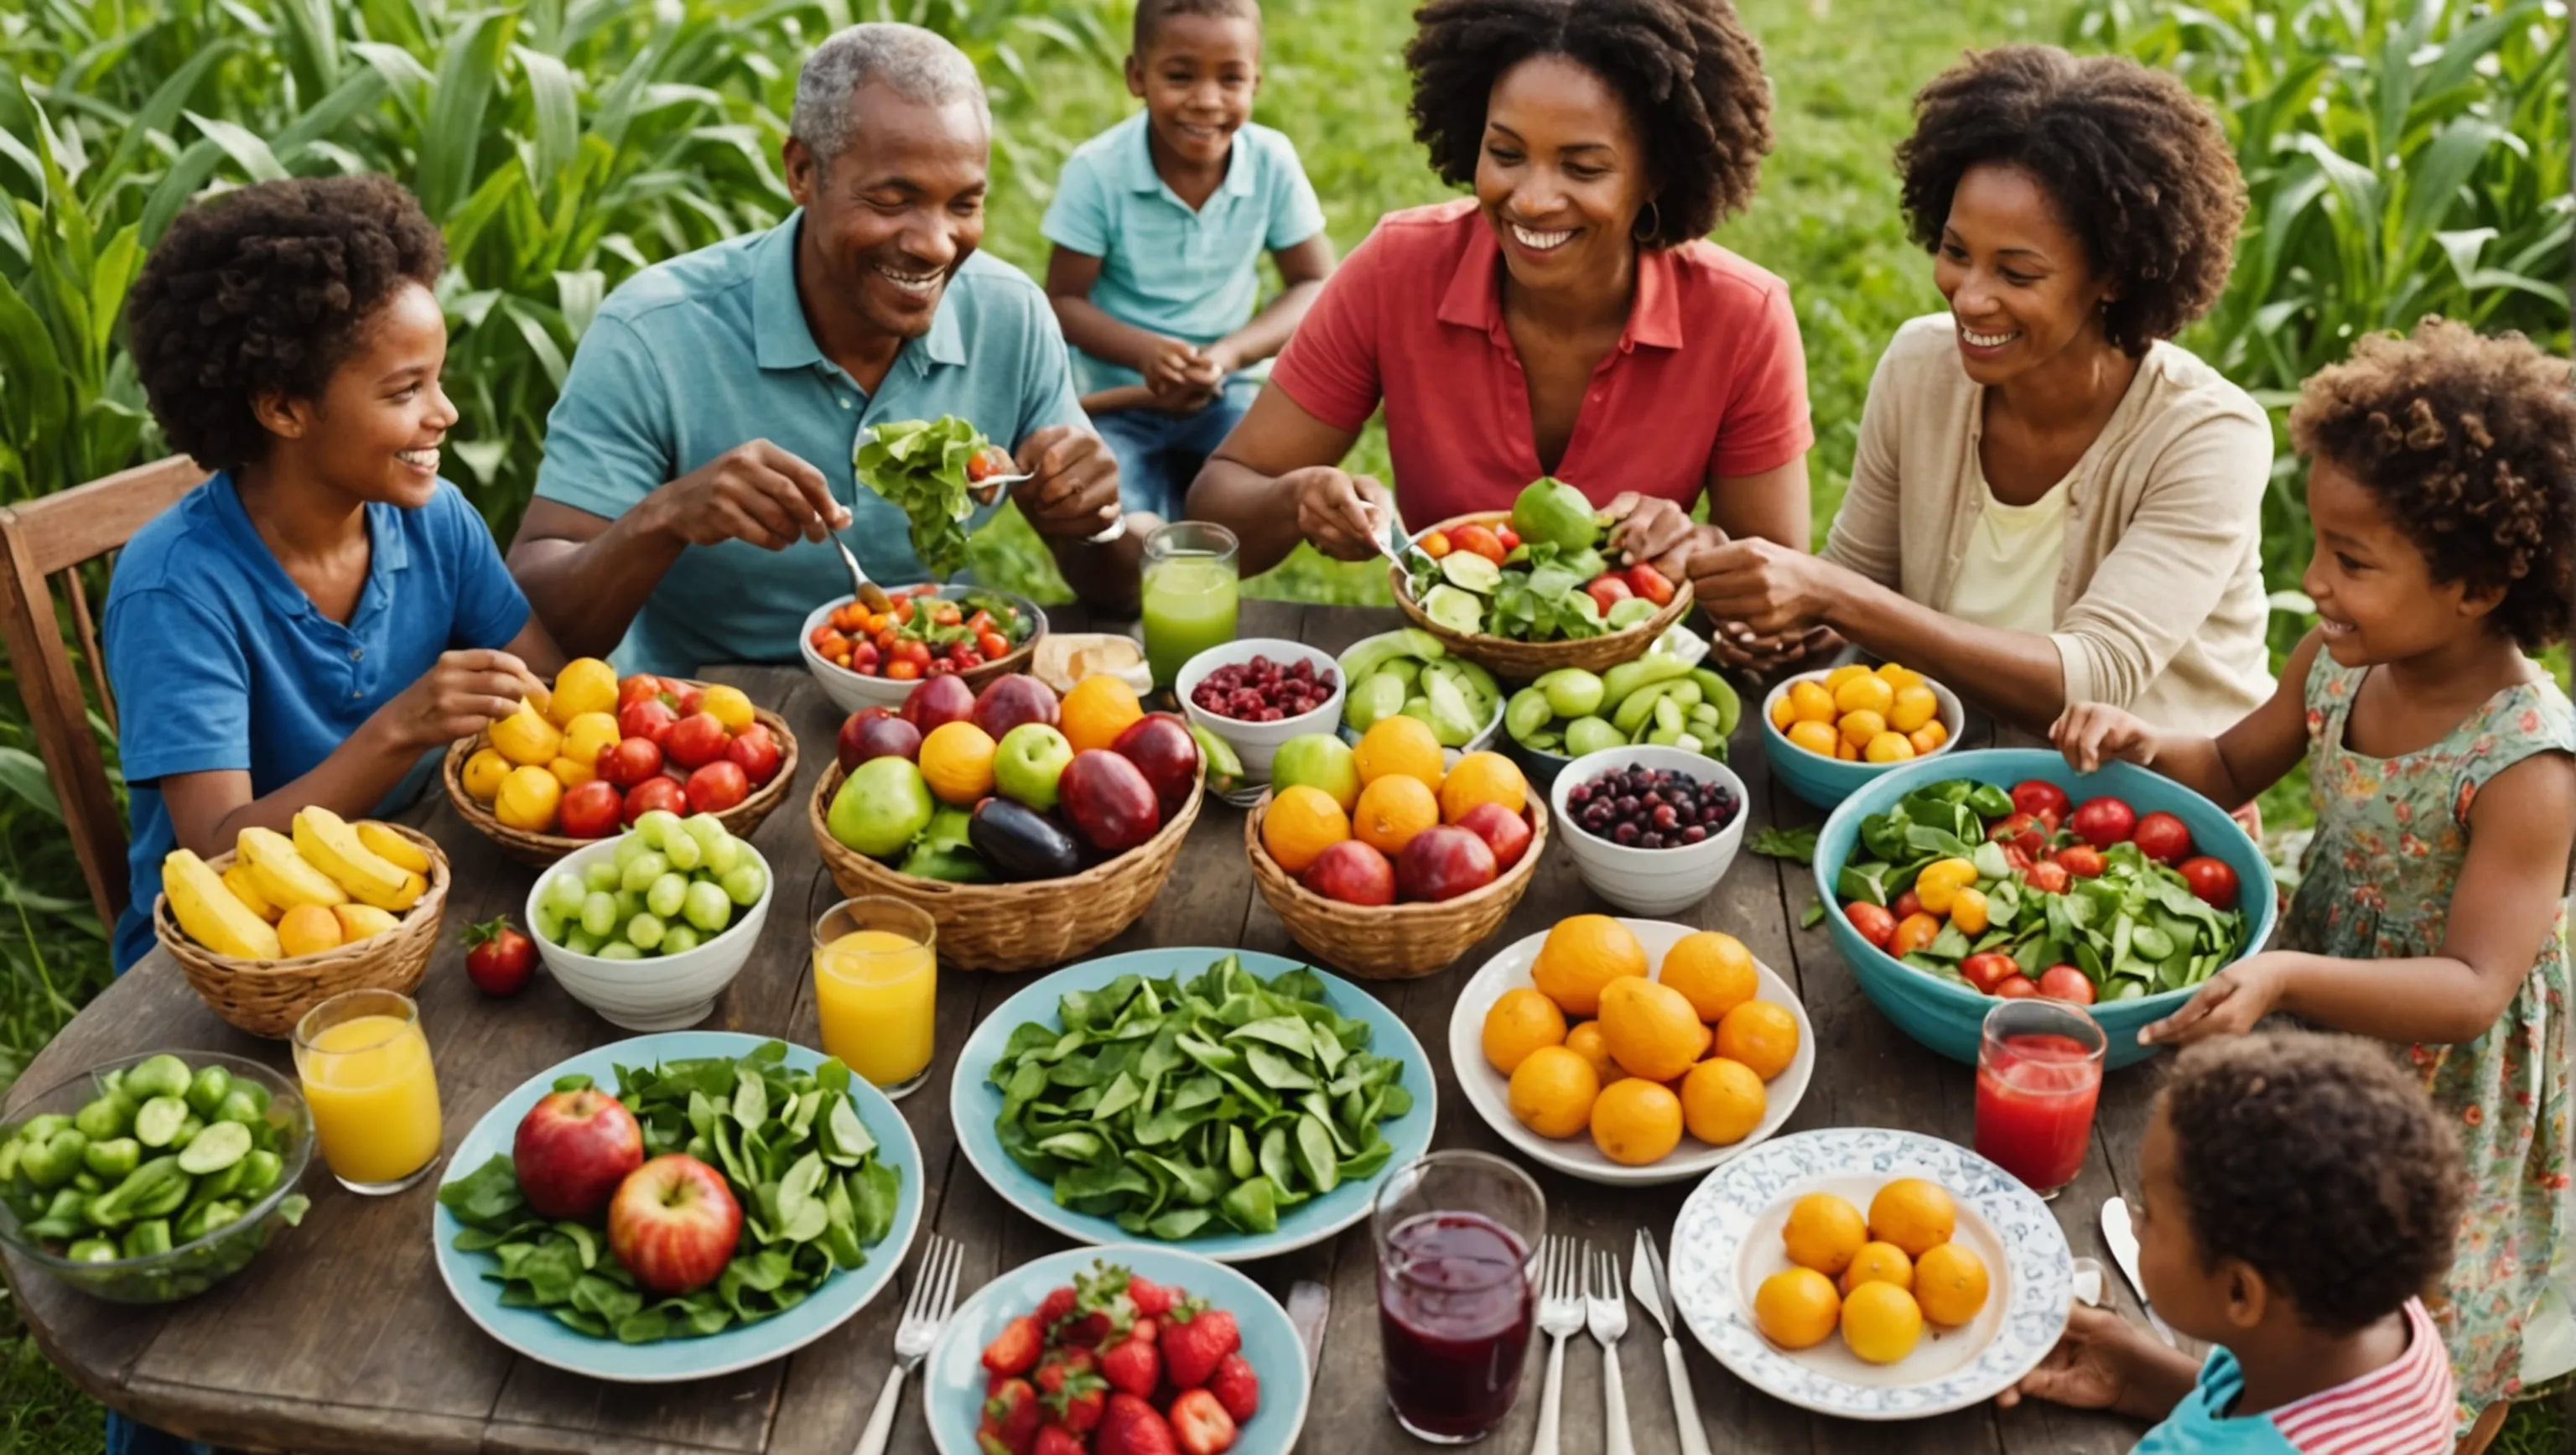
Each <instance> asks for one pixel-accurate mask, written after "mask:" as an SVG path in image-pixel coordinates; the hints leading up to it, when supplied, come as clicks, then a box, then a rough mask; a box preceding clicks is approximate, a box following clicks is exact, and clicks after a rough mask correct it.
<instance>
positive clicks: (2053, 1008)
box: [1977, 999, 2110, 1197]
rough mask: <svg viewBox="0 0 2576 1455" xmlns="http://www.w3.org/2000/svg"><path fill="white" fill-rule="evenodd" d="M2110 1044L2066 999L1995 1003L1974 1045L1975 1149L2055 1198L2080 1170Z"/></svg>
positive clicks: (2096, 1024) (2043, 1194)
mask: <svg viewBox="0 0 2576 1455" xmlns="http://www.w3.org/2000/svg"><path fill="white" fill-rule="evenodd" d="M2109 1046H2110V1038H2109V1037H2107V1036H2105V1035H2104V1034H2103V1033H2102V1025H2101V1023H2100V1022H2099V1021H2096V1020H2094V1019H2093V1017H2092V1016H2090V1015H2088V1014H2086V1013H2085V1010H2084V1007H2082V1006H2080V1005H2076V1004H2074V1003H2073V1002H2071V1001H2063V1000H2040V999H2026V1000H2006V1001H2001V1002H1998V1003H1997V1004H1996V1006H1995V1008H1994V1009H1993V1010H1990V1011H1988V1012H1986V1024H1985V1032H1984V1035H1983V1036H1982V1037H1981V1038H1980V1040H1979V1043H1978V1046H1977V1155H1978V1156H1980V1157H1983V1158H1985V1159H1986V1160H1987V1161H1989V1162H1992V1163H1994V1164H1995V1165H1996V1166H1998V1167H2001V1168H2003V1169H2004V1170H2005V1171H2006V1172H2009V1173H2011V1174H2012V1175H2013V1176H2015V1177H2018V1178H2020V1179H2021V1181H2022V1185H2023V1186H2025V1187H2028V1188H2029V1189H2030V1190H2031V1191H2033V1192H2036V1193H2038V1194H2039V1195H2040V1196H2041V1197H2055V1196H2056V1195H2057V1193H2058V1190H2059V1189H2060V1188H2063V1187H2064V1186H2066V1184H2068V1183H2070V1182H2073V1181H2074V1180H2075V1174H2076V1173H2077V1172H2079V1171H2081V1170H2083V1167H2084V1148H2085V1145H2086V1144H2087V1143H2088V1142H2090V1141H2091V1140H2092V1137H2093V1103H2094V1102H2095V1100H2097V1099H2098V1098H2099V1097H2100V1096H2101V1094H2102V1053H2103V1052H2104V1051H2105V1050H2107V1049H2108V1048H2109Z"/></svg>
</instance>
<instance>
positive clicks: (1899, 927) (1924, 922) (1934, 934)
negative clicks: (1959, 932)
mask: <svg viewBox="0 0 2576 1455" xmlns="http://www.w3.org/2000/svg"><path fill="white" fill-rule="evenodd" d="M1940 934H1941V922H1940V921H1939V920H1937V919H1934V918H1933V917H1932V916H1930V915H1928V914H1925V913H1923V912H1922V911H1920V910H1917V911H1916V912H1914V913H1913V914H1909V915H1907V916H1906V917H1905V918H1903V919H1901V920H1898V921H1897V922H1896V933H1895V934H1892V935H1890V936H1888V937H1887V953H1889V954H1891V955H1894V956H1895V957H1896V958H1898V959H1900V960H1902V959H1904V958H1905V957H1906V956H1908V955H1911V954H1913V953H1914V952H1915V951H1917V950H1920V949H1922V948H1923V947H1924V946H1925V945H1928V944H1930V943H1932V941H1933V940H1935V939H1937V938H1939V936H1940Z"/></svg>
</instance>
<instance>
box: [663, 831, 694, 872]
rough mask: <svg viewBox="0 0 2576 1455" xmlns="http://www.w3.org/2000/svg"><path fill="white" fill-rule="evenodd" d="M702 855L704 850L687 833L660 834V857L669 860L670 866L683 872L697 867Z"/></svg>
mask: <svg viewBox="0 0 2576 1455" xmlns="http://www.w3.org/2000/svg"><path fill="white" fill-rule="evenodd" d="M704 855H705V851H704V850H702V849H700V848H699V847H698V841H697V840H696V839H694V838H692V837H690V836H689V835H687V834H664V835H663V836H662V857H663V858H665V859H668V860H670V861H671V867H672V868H674V869H677V870H679V871H680V872H681V873H683V874H686V873H687V872H689V871H690V870H692V869H695V868H696V867H698V864H699V862H700V860H701V859H702V858H703V857H704Z"/></svg>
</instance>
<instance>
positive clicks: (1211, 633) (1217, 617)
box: [1141, 520, 1238, 690]
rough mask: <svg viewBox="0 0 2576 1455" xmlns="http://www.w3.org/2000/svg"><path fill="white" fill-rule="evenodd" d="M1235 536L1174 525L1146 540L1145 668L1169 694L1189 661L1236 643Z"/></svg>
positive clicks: (1203, 526) (1198, 524)
mask: <svg viewBox="0 0 2576 1455" xmlns="http://www.w3.org/2000/svg"><path fill="white" fill-rule="evenodd" d="M1235 550H1236V541H1235V539H1234V532H1232V531H1230V530H1227V529H1226V528H1225V527H1224V526H1221V525H1209V524H1208V523H1207V522H1205V521H1197V520H1183V521H1175V522H1173V523H1172V524H1170V525H1167V526H1164V527H1163V528H1162V529H1160V530H1158V531H1155V532H1154V533H1153V534H1152V535H1150V536H1147V537H1146V538H1145V567H1144V570H1145V599H1144V604H1143V606H1142V608H1141V610H1142V614H1143V617H1144V623H1145V662H1146V665H1148V666H1149V667H1151V668H1152V669H1153V672H1154V685H1155V686H1156V687H1159V688H1164V689H1166V690H1168V689H1169V688H1170V687H1171V685H1172V683H1173V681H1174V679H1176V678H1178V677H1179V676H1180V675H1181V668H1182V666H1183V665H1184V664H1186V663H1187V662H1188V661H1189V660H1190V658H1192V657H1195V656H1197V655H1198V654H1199V653H1201V652H1204V651H1206V650H1207V649H1208V648H1210V647H1215V646H1222V645H1224V644H1225V643H1227V642H1230V641H1233V640H1234V628H1235V610H1236V605H1237V602H1236V594H1237V584H1238V583H1237V567H1236V562H1235Z"/></svg>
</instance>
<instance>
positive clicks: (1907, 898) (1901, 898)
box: [1887, 889, 1923, 920]
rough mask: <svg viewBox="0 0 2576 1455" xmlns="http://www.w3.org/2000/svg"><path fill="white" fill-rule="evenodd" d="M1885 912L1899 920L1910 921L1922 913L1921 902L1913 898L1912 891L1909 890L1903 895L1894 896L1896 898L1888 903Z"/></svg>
mask: <svg viewBox="0 0 2576 1455" xmlns="http://www.w3.org/2000/svg"><path fill="white" fill-rule="evenodd" d="M1887 912H1888V913H1889V914H1892V915H1894V916H1896V917H1897V918H1898V919H1899V920H1907V919H1912V918H1913V917H1914V916H1916V915H1918V914H1921V913H1922V912H1923V901H1922V900H1921V899H1919V898H1917V897H1916V896H1915V893H1914V891H1913V890H1911V889H1909V890H1907V891H1905V892H1904V893H1903V894H1900V895H1898V896H1896V898H1895V899H1894V900H1893V901H1892V902H1890V903H1889V905H1888V906H1887Z"/></svg>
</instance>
